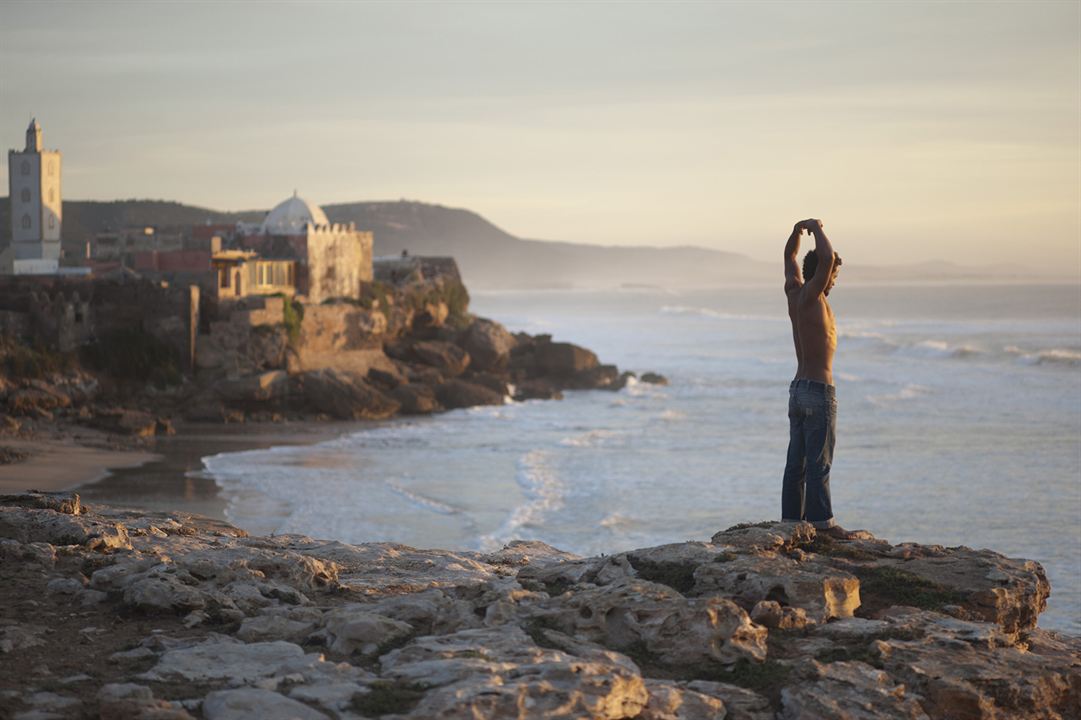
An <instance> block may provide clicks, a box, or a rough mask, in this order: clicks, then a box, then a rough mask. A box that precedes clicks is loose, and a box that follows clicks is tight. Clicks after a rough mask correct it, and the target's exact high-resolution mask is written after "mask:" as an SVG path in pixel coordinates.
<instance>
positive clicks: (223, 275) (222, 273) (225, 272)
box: [218, 268, 229, 288]
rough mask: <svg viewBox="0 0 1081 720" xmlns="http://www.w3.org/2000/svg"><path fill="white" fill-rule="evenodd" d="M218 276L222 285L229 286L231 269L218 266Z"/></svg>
mask: <svg viewBox="0 0 1081 720" xmlns="http://www.w3.org/2000/svg"><path fill="white" fill-rule="evenodd" d="M218 277H219V278H220V283H219V284H220V285H221V287H223V288H227V287H229V269H228V268H218Z"/></svg>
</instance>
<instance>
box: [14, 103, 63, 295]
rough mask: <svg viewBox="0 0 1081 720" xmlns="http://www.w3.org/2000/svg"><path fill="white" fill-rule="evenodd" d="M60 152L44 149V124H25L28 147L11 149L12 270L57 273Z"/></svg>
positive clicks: (58, 257)
mask: <svg viewBox="0 0 1081 720" xmlns="http://www.w3.org/2000/svg"><path fill="white" fill-rule="evenodd" d="M60 162H61V157H60V152H59V151H58V150H43V149H42V143H41V125H39V124H38V121H37V120H36V119H34V120H31V121H30V126H29V127H28V128H26V148H25V149H24V150H23V151H22V152H19V151H17V150H9V151H8V193H9V195H10V198H9V200H10V201H11V246H12V247H11V249H12V250H13V251H14V253H13V258H12V259H13V260H14V264H13V267H12V271H13V272H14V273H15V274H16V275H22V274H42V273H55V272H57V269H58V267H59V265H60V219H61V217H62V214H61V204H60Z"/></svg>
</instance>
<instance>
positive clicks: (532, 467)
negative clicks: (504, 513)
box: [479, 450, 567, 552]
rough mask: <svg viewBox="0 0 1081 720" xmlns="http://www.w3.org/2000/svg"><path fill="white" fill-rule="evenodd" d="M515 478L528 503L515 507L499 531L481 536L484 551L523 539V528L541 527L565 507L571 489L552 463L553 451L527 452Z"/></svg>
mask: <svg viewBox="0 0 1081 720" xmlns="http://www.w3.org/2000/svg"><path fill="white" fill-rule="evenodd" d="M515 479H516V480H517V481H518V487H519V488H521V490H522V494H523V495H525V497H526V502H525V503H523V504H521V505H519V506H518V507H516V508H514V510H512V511H511V513H510V515H509V516H508V517H507V519H506V520H504V521H503V524H502V525H500V526H499V528H498V529H497V530H496V531H495V532H493V533H491V534H488V535H482V536H481V537H480V538H479V544H480V549H481V550H484V551H488V552H491V551H495V550H498V549H499V548H501V547H503V546H504V545H506V544H507V543H508V542H510V541H511V540H516V539H520V532H521V531H522V529H524V528H536V527H539V526H540V525H541V524H542V523H543V519H544V516H545V515H546V514H548V513H550V512H553V511H556V510H559V509H560V508H562V507H563V499H564V497H565V495H566V491H567V488H566V485H564V483H563V481H562V480H560V478H559V476H558V475H557V474H556V472H555V469H554V468H553V467H552V466H551V464H550V453H548V452H546V451H544V450H531V451H530V452H527V453H526V454H525V455H523V456H522V457H521V458H520V459H519V460H518V471H517V474H516V478H515Z"/></svg>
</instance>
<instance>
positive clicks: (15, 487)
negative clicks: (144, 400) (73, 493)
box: [0, 438, 158, 493]
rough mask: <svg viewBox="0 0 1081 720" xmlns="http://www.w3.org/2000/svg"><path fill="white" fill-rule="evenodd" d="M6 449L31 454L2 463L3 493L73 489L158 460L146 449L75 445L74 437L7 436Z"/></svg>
mask: <svg viewBox="0 0 1081 720" xmlns="http://www.w3.org/2000/svg"><path fill="white" fill-rule="evenodd" d="M3 446H4V447H5V448H10V449H12V450H18V451H23V452H28V453H30V457H29V458H27V459H26V460H23V461H22V462H15V463H10V464H6V465H0V493H17V492H22V491H24V490H46V491H58V490H70V489H72V488H75V487H78V486H79V485H82V484H84V483H92V482H95V481H96V480H99V479H101V478H103V477H105V476H106V475H108V474H109V469H110V468H130V467H137V466H139V465H142V464H143V463H146V462H150V461H152V460H155V459H157V457H158V456H157V455H155V454H154V453H152V452H147V451H144V450H119V449H117V450H114V449H103V448H96V447H88V446H85V445H79V444H76V441H75V440H73V439H59V438H58V439H32V440H23V439H7V438H5V439H4V441H3Z"/></svg>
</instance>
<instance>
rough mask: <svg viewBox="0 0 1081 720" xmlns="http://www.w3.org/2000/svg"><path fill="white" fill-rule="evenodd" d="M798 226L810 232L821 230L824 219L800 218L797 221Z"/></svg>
mask: <svg viewBox="0 0 1081 720" xmlns="http://www.w3.org/2000/svg"><path fill="white" fill-rule="evenodd" d="M796 227H798V228H802V229H804V230H806V231H807V232H809V233H815V232H821V230H822V221H821V220H816V219H814V218H811V219H809V220H800V221H799V222H798V223H796Z"/></svg>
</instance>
